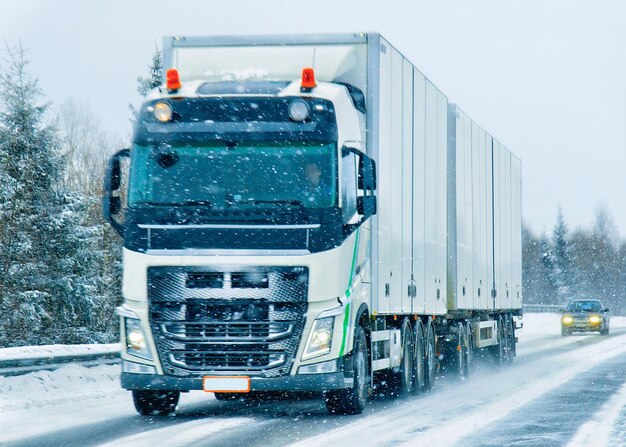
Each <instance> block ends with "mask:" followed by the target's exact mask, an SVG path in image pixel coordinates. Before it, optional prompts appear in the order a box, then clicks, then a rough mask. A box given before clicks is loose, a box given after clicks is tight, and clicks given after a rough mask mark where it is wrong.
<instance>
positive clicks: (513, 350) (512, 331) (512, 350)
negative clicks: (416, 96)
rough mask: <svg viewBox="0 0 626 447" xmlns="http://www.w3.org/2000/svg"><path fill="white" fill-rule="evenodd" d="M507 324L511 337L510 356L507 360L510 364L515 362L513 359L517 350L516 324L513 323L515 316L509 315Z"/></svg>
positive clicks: (509, 344)
mask: <svg viewBox="0 0 626 447" xmlns="http://www.w3.org/2000/svg"><path fill="white" fill-rule="evenodd" d="M507 323H508V328H509V330H508V335H509V343H508V348H509V351H508V356H507V360H508V362H509V363H512V362H513V359H514V358H515V355H516V348H515V323H514V322H513V316H512V315H511V314H508V315H507Z"/></svg>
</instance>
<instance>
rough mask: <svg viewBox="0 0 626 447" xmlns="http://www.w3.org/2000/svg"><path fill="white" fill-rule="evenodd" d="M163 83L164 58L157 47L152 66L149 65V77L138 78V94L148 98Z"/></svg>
mask: <svg viewBox="0 0 626 447" xmlns="http://www.w3.org/2000/svg"><path fill="white" fill-rule="evenodd" d="M162 83H163V57H162V56H161V52H160V51H159V48H158V47H156V48H155V50H154V53H153V54H152V64H150V65H148V76H145V77H144V76H137V92H138V93H139V94H140V95H141V96H146V95H147V94H148V93H149V92H150V90H152V89H153V88H155V87H158V86H159V85H161V84H162Z"/></svg>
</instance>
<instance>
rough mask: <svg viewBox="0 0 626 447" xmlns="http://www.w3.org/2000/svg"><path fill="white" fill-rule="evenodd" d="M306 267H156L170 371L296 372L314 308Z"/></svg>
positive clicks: (153, 281)
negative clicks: (307, 319)
mask: <svg viewBox="0 0 626 447" xmlns="http://www.w3.org/2000/svg"><path fill="white" fill-rule="evenodd" d="M307 291H308V269H307V268H306V267H256V268H255V267H237V268H233V267H223V268H208V267H150V268H149V269H148V299H149V303H150V313H149V315H150V325H151V328H152V332H153V334H154V340H155V344H156V347H157V353H158V355H159V359H160V360H161V364H162V366H163V369H164V371H165V373H166V374H169V375H175V376H181V377H201V376H203V375H206V374H210V373H218V374H219V373H223V374H241V373H244V374H246V375H251V376H264V377H276V376H281V375H287V374H289V372H290V370H291V367H292V366H293V361H294V358H295V355H296V351H297V349H298V344H299V342H300V340H301V338H302V332H303V330H304V322H305V317H306V312H307Z"/></svg>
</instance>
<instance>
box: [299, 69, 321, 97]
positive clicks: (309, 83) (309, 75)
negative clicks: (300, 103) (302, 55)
mask: <svg viewBox="0 0 626 447" xmlns="http://www.w3.org/2000/svg"><path fill="white" fill-rule="evenodd" d="M315 87H317V83H316V82H315V70H313V69H312V68H303V69H302V83H301V84H300V91H301V92H302V93H311V90H313V89H314V88H315Z"/></svg>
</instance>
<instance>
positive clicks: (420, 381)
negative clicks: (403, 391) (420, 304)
mask: <svg viewBox="0 0 626 447" xmlns="http://www.w3.org/2000/svg"><path fill="white" fill-rule="evenodd" d="M413 334H414V335H413V340H414V341H415V342H414V344H413V348H414V349H413V390H412V391H413V393H414V394H417V393H419V392H420V391H423V390H424V387H425V386H426V372H425V368H426V366H425V363H426V359H425V355H426V354H425V349H424V345H425V337H424V325H423V324H422V320H419V319H418V320H417V321H416V322H415V325H414V327H413Z"/></svg>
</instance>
